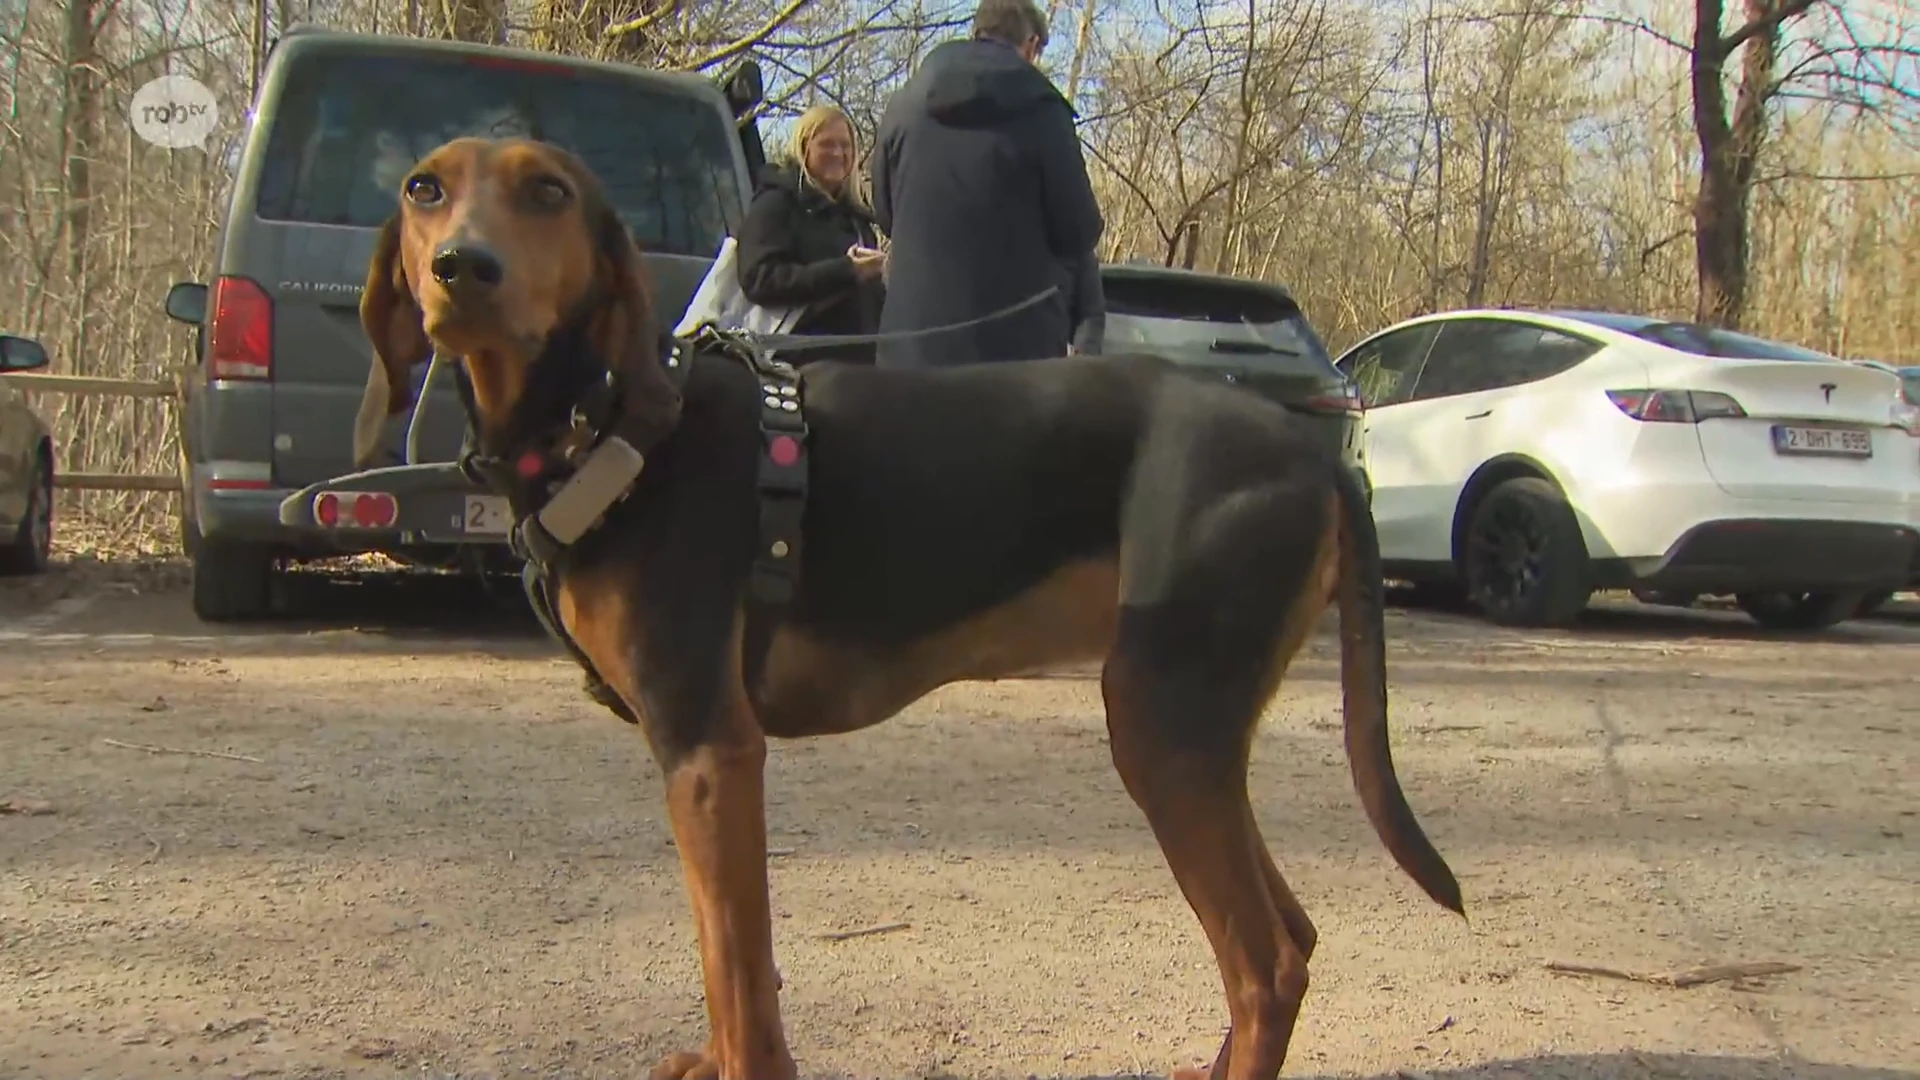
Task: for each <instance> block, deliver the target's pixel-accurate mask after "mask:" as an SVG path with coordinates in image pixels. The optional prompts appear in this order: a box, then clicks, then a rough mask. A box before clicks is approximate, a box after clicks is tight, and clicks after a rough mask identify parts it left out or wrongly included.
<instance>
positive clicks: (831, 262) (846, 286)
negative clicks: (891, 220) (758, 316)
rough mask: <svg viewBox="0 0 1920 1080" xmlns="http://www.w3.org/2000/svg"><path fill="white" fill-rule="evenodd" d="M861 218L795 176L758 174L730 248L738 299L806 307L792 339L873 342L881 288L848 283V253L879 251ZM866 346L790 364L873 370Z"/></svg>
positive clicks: (866, 219)
mask: <svg viewBox="0 0 1920 1080" xmlns="http://www.w3.org/2000/svg"><path fill="white" fill-rule="evenodd" d="M878 239H879V238H878V234H877V233H876V232H875V229H874V224H873V218H872V216H871V215H870V214H869V213H868V212H867V211H865V210H863V209H861V208H859V207H857V206H854V205H853V204H851V203H849V202H847V201H845V200H841V199H832V198H829V197H828V196H827V195H826V193H825V192H823V191H821V190H820V189H819V188H816V187H814V186H813V185H812V184H810V183H807V182H806V181H805V180H804V179H803V178H802V177H801V175H800V170H798V169H796V168H792V167H784V166H769V167H768V168H767V169H766V170H764V171H763V172H762V173H761V176H760V182H759V185H758V187H757V189H756V190H755V191H754V195H753V201H752V203H750V204H749V205H748V207H747V215H746V220H745V221H743V222H741V224H740V232H739V235H738V236H737V237H736V238H735V242H736V243H737V244H738V245H739V250H738V252H737V253H736V256H737V258H738V260H739V267H740V291H741V292H744V293H745V294H746V295H747V299H749V300H751V301H753V302H754V303H756V304H761V305H764V306H768V307H773V306H787V305H792V304H805V305H807V309H806V311H805V312H803V313H802V314H801V315H800V317H799V319H797V320H796V321H795V322H794V325H793V327H792V332H793V333H796V334H871V333H873V332H874V331H875V330H876V329H877V328H878V327H879V325H880V303H881V300H882V299H883V297H884V295H885V293H884V287H883V286H882V285H881V283H880V281H879V280H878V279H874V280H871V281H861V280H859V279H858V278H856V277H855V276H854V273H853V262H852V260H850V259H849V258H847V248H849V247H851V246H852V245H854V244H855V243H859V244H863V245H865V246H867V247H873V246H875V245H876V244H877V243H878ZM873 355H874V350H873V346H872V345H850V346H842V347H840V348H836V349H821V350H815V351H809V352H798V353H794V354H792V355H791V356H790V357H789V359H790V360H792V361H793V362H794V363H796V364H804V363H807V362H810V361H813V360H821V359H827V358H833V359H838V360H853V361H856V362H863V363H869V364H870V363H872V362H873Z"/></svg>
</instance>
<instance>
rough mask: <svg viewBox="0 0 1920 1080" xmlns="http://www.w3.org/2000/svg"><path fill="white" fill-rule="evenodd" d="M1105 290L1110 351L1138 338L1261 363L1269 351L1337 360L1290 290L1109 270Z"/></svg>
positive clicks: (1163, 347) (1170, 348)
mask: <svg viewBox="0 0 1920 1080" xmlns="http://www.w3.org/2000/svg"><path fill="white" fill-rule="evenodd" d="M1101 291H1102V292H1103V293H1104V294H1105V302H1106V308H1107V326H1106V333H1105V335H1104V339H1105V341H1104V345H1103V346H1102V347H1103V348H1105V349H1106V350H1107V351H1109V352H1118V351H1120V350H1122V349H1124V348H1125V347H1127V346H1129V345H1138V346H1143V347H1149V348H1151V349H1153V350H1154V351H1157V352H1172V353H1176V354H1177V353H1183V352H1186V353H1194V354H1200V355H1213V356H1235V357H1239V358H1244V359H1246V360H1248V361H1249V362H1256V363H1257V362H1258V360H1259V358H1260V357H1261V356H1262V355H1266V356H1270V357H1274V358H1280V357H1288V358H1291V357H1301V358H1305V359H1307V360H1309V361H1312V362H1314V363H1315V364H1316V366H1323V367H1324V368H1331V367H1332V366H1333V357H1331V356H1330V355H1328V353H1327V347H1326V345H1325V343H1323V342H1322V341H1321V340H1320V335H1319V334H1317V333H1315V332H1314V329H1313V327H1312V326H1311V325H1309V324H1308V322H1307V318H1306V316H1305V315H1304V314H1302V313H1301V311H1300V307H1299V305H1298V304H1297V303H1295V302H1294V301H1293V300H1292V299H1291V298H1289V297H1287V296H1286V295H1285V294H1283V293H1278V292H1275V291H1273V290H1270V289H1261V288H1246V287H1240V286H1235V285H1231V284H1223V283H1221V282H1217V281H1187V280H1181V279H1179V278H1176V277H1173V276H1172V275H1168V276H1165V277H1161V276H1155V275H1135V274H1124V273H1120V274H1108V275H1103V276H1102V277H1101ZM1115 316H1119V317H1118V318H1116V317H1115Z"/></svg>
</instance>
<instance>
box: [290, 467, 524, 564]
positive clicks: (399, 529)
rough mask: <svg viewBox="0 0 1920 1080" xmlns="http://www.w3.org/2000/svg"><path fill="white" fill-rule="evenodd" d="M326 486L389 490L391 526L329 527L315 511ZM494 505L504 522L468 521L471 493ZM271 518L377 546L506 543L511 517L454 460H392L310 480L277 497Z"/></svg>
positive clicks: (339, 489)
mask: <svg viewBox="0 0 1920 1080" xmlns="http://www.w3.org/2000/svg"><path fill="white" fill-rule="evenodd" d="M328 492H333V493H349V494H357V493H361V492H376V493H381V494H386V495H391V496H392V497H393V500H394V503H395V517H394V522H393V525H392V526H391V527H389V528H381V529H362V528H353V527H328V526H324V525H322V524H321V523H320V522H319V521H318V520H317V519H316V518H315V517H314V507H315V504H316V502H317V501H318V499H319V497H320V496H321V495H323V494H326V493H328ZM482 498H483V499H486V500H488V501H489V502H492V503H494V504H495V505H496V508H497V510H496V512H495V513H494V514H493V515H490V516H491V517H492V520H493V522H494V523H496V524H498V525H500V526H502V527H501V528H499V529H498V530H497V531H496V530H494V529H483V530H475V529H469V528H468V527H467V520H468V512H467V511H468V507H469V504H470V503H471V502H472V501H473V500H475V499H482ZM277 502H278V504H277V506H276V508H275V510H274V515H275V518H276V520H277V522H278V524H279V526H280V527H281V528H282V529H285V530H291V531H294V532H297V533H301V534H308V535H319V536H330V537H335V538H338V539H340V540H343V541H349V542H351V541H353V540H357V539H359V538H363V537H364V538H367V539H368V540H369V541H372V542H373V543H372V544H371V545H370V546H380V543H381V542H385V543H388V544H417V543H428V544H505V543H506V542H507V533H506V531H505V529H504V524H505V523H506V522H507V521H508V520H509V519H508V516H507V514H506V508H505V505H504V500H501V499H500V497H499V496H497V495H494V494H492V493H491V492H488V491H487V490H486V489H484V488H482V487H480V486H478V485H476V484H475V483H474V482H473V481H472V480H471V479H470V478H468V476H467V475H466V474H465V473H463V472H461V471H460V468H459V466H458V465H455V464H454V463H452V462H436V463H433V464H429V465H392V466H387V467H385V468H379V469H367V470H364V471H362V472H355V473H348V474H346V475H344V476H336V477H334V478H333V479H331V480H323V481H320V482H319V483H315V484H308V485H307V486H306V487H303V488H301V489H300V490H298V491H293V492H287V493H284V494H283V495H281V497H280V498H279V499H278V501H277Z"/></svg>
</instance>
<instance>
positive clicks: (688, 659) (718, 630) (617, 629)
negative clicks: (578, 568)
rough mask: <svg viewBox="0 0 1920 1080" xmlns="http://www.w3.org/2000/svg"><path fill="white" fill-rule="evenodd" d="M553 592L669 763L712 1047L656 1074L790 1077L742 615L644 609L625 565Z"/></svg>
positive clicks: (763, 754) (752, 1079) (741, 1079)
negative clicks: (744, 678)
mask: <svg viewBox="0 0 1920 1080" xmlns="http://www.w3.org/2000/svg"><path fill="white" fill-rule="evenodd" d="M673 599H676V600H677V599H680V598H679V597H677V596H676V597H674V598H673ZM558 600H559V606H560V614H561V620H562V622H563V623H564V624H565V625H566V627H567V632H568V633H569V634H571V635H572V636H573V638H574V640H575V641H576V642H578V643H579V645H580V647H581V650H582V651H583V652H585V653H586V654H587V656H588V658H589V659H591V660H592V661H593V664H594V667H595V668H597V669H598V670H599V672H600V673H601V676H602V677H603V678H604V679H605V680H606V682H607V684H608V685H609V686H610V687H611V688H612V689H613V691H614V692H615V693H617V694H618V695H619V696H620V698H621V699H622V700H623V701H625V703H626V704H627V705H628V706H629V707H630V708H631V710H632V711H633V713H634V714H635V716H636V717H637V718H638V719H639V720H640V723H641V727H642V730H644V731H645V732H646V734H647V740H648V742H649V743H650V744H651V745H652V747H653V752H654V757H655V759H656V760H657V761H658V762H659V763H660V769H661V773H662V775H663V777H664V779H665V781H666V789H667V791H666V794H667V814H668V817H669V819H670V821H671V823H672V826H673V840H674V845H675V848H676V850H678V851H679V853H680V869H681V873H682V875H683V878H684V881H685V883H686V890H687V898H688V900H689V901H690V902H691V903H692V906H693V918H694V929H695V931H696V932H697V933H698V935H699V942H700V968H701V973H702V975H703V976H704V980H705V984H706V985H705V988H706V997H707V1020H708V1023H709V1024H710V1025H711V1033H710V1035H709V1036H708V1040H707V1046H706V1049H705V1050H704V1051H703V1052H700V1053H680V1054H675V1055H673V1056H672V1057H670V1058H668V1059H667V1060H666V1061H664V1062H662V1063H661V1064H660V1066H659V1067H658V1068H656V1069H655V1070H654V1071H653V1080H793V1077H794V1076H795V1069H794V1063H793V1056H792V1054H791V1053H790V1052H789V1051H788V1049H787V1040H786V1032H785V1030H784V1028H783V1026H782V1024H781V1021H780V974H779V972H778V971H777V970H776V969H775V967H774V962H773V925H772V918H771V915H770V912H769V910H768V909H769V904H768V901H767V823H766V797H765V768H766V760H767V741H766V735H765V733H764V732H762V731H761V729H760V726H759V724H758V722H757V721H756V720H755V718H754V714H753V709H752V707H751V706H750V705H749V703H748V699H747V694H746V689H745V687H744V686H743V685H742V682H741V676H740V630H739V623H738V620H737V619H736V620H735V621H734V622H733V623H732V625H731V627H729V626H728V623H727V620H726V616H725V614H724V609H722V614H720V616H719V618H718V619H717V620H716V619H715V618H714V616H713V613H712V611H711V610H710V609H709V610H704V611H703V610H701V609H700V608H699V607H698V606H697V605H689V606H688V608H689V609H688V610H681V609H680V608H679V605H677V604H673V603H668V602H663V601H662V599H661V598H657V597H656V598H655V599H654V603H655V604H656V605H658V608H649V607H646V606H645V605H643V603H642V602H641V601H640V596H639V590H638V587H637V582H636V581H635V580H633V578H632V575H631V574H630V573H629V572H623V570H622V569H621V568H619V567H612V568H609V569H607V570H605V571H602V572H599V573H585V574H573V575H569V576H568V577H566V578H564V579H562V581H561V584H560V590H559V596H558ZM654 625H658V626H663V627H671V628H672V631H671V632H668V631H665V630H662V631H661V632H659V633H657V634H650V633H649V632H648V630H649V627H650V626H654Z"/></svg>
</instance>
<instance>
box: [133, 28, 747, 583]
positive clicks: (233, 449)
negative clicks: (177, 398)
mask: <svg viewBox="0 0 1920 1080" xmlns="http://www.w3.org/2000/svg"><path fill="white" fill-rule="evenodd" d="M760 94H761V85H760V72H759V69H758V67H757V66H755V65H753V64H752V63H751V62H750V61H749V62H747V63H745V64H742V65H739V66H736V67H735V68H733V69H731V70H730V71H728V72H726V73H723V75H722V76H721V77H720V78H718V79H715V78H711V77H707V76H702V75H696V74H685V73H668V72H658V71H647V70H642V69H639V68H634V67H629V66H625V65H617V64H609V63H600V62H594V61H587V60H580V59H575V58H572V57H562V56H555V55H551V54H546V53H538V52H529V51H523V50H519V49H507V48H500V47H493V46H481V45H471V44H465V43H458V42H450V41H439V40H427V39H420V38H408V37H398V36H387V35H367V34H348V33H339V32H334V31H328V30H317V29H303V28H295V29H294V30H292V31H290V32H289V33H288V34H287V35H286V36H284V37H282V38H281V39H280V40H279V41H278V42H277V43H276V44H275V45H274V47H273V50H272V53H271V55H270V57H269V60H268V63H267V66H266V69H265V71H264V72H263V73H262V77H261V83H260V88H259V93H258V95H257V97H256V99H255V101H254V107H253V111H252V113H251V114H250V118H249V119H250V124H249V128H248V131H247V133H246V136H245V145H244V147H243V148H242V150H241V154H240V157H239V162H238V167H237V170H236V173H235V176H234V182H233V188H232V195H231V199H230V202H229V205H228V207H227V212H226V215H225V218H224V221H223V224H222V227H221V229H220V233H219V236H218V239H217V244H216V248H215V251H216V255H215V260H216V261H215V265H214V267H213V274H214V278H213V281H212V282H211V283H200V282H181V283H178V284H175V285H174V286H173V288H172V289H171V290H170V291H169V293H168V294H167V299H166V311H167V314H168V315H169V316H170V317H172V318H174V319H176V320H178V321H180V322H184V323H187V324H190V325H192V326H194V327H195V328H196V338H197V347H196V354H197V364H198V367H197V370H196V371H194V372H192V373H191V374H190V376H189V378H188V380H187V384H188V387H187V395H186V404H185V409H184V415H183V422H182V433H181V444H182V462H181V472H182V476H181V480H182V490H183V496H184V497H183V500H182V501H183V511H182V537H181V539H182V545H183V546H184V548H185V549H186V552H187V554H188V557H189V558H190V560H191V562H192V571H193V588H192V594H193V608H194V612H195V613H196V614H197V615H198V616H199V617H200V618H202V619H204V620H208V621H227V620H239V619H248V618H257V617H261V616H264V615H266V614H268V612H269V611H270V607H271V600H270V598H271V596H272V592H273V590H272V589H271V582H272V579H273V576H274V574H275V572H276V570H277V568H278V567H279V566H281V565H284V564H286V563H288V562H291V561H297V560H310V559H316V558H327V557H333V556H339V555H343V554H351V553H355V552H368V551H377V552H383V553H386V554H389V555H391V556H393V557H395V558H398V559H400V560H402V561H405V562H410V563H413V564H416V565H419V564H425V565H442V566H444V565H460V566H465V567H468V568H471V569H475V570H488V569H510V568H511V566H512V563H511V561H510V556H508V554H507V551H506V546H505V539H506V529H507V526H508V525H509V521H508V520H507V517H506V513H505V508H504V506H501V505H499V503H498V500H497V499H494V498H492V497H489V496H487V495H485V494H484V493H481V492H478V491H476V490H473V489H471V488H470V487H462V486H460V484H461V481H460V480H459V478H458V473H457V472H453V471H451V470H448V471H446V472H444V473H442V474H441V475H443V476H444V477H446V482H445V490H443V491H435V492H429V493H427V494H428V495H430V496H432V498H429V499H428V501H429V502H435V501H437V502H439V503H444V504H445V505H447V506H448V507H450V508H451V512H450V513H441V514H438V515H436V516H433V517H432V518H431V520H432V521H434V522H436V523H438V524H437V525H436V526H435V527H433V528H430V529H421V528H416V527H414V526H416V525H417V524H418V523H419V521H420V520H422V519H421V518H420V517H419V516H418V514H417V513H410V514H408V515H407V516H406V517H405V519H400V518H399V515H398V514H397V513H385V514H384V515H383V512H382V508H383V504H384V506H385V507H386V508H387V510H389V511H390V510H391V508H392V506H393V502H392V498H391V497H390V496H387V495H381V494H379V493H372V494H364V493H363V494H362V495H360V496H357V497H356V501H353V502H351V503H350V504H348V505H339V504H330V505H331V506H332V507H333V509H334V510H336V511H337V512H334V513H321V514H310V515H307V516H306V517H305V518H304V519H302V520H294V521H293V522H292V523H288V522H286V521H284V520H283V517H282V513H281V509H280V508H281V503H282V500H283V499H285V498H286V497H287V496H289V495H290V494H292V493H294V492H296V491H299V490H300V489H302V488H304V487H306V486H308V485H311V484H314V483H317V482H320V481H324V480H328V479H330V478H334V477H339V476H341V475H342V474H347V473H351V472H353V470H354V463H353V454H352V448H351V443H352V438H351V433H352V429H353V420H354V414H355V411H356V409H357V407H358V405H359V401H360V395H361V391H362V389H363V388H364V387H365V384H366V376H367V368H368V365H369V364H370V363H372V349H371V346H370V345H369V344H368V342H367V340H366V337H365V335H364V333H363V332H362V331H361V329H360V321H359V303H360V291H361V287H362V283H363V281H364V279H365V276H366V268H367V261H368V259H369V258H371V256H372V253H373V245H374V240H375V237H376V235H377V233H378V230H379V227H380V226H381V224H382V223H383V222H384V221H385V220H386V218H387V216H388V215H389V214H390V213H392V211H393V209H394V205H395V192H396V191H397V190H398V186H399V182H400V180H401V178H402V176H403V175H404V172H405V170H406V169H407V168H408V167H409V166H410V165H411V164H412V163H413V162H414V161H415V160H417V159H418V158H419V157H420V156H421V155H423V154H424V153H425V152H426V151H428V150H430V149H432V148H433V147H434V146H436V145H438V144H439V143H441V142H443V141H445V140H447V139H449V138H452V137H453V136H455V135H457V134H481V135H488V134H493V135H528V136H532V137H534V138H539V139H543V140H546V141H549V142H553V143H556V144H559V145H561V146H564V147H567V148H568V149H570V150H572V151H573V152H575V153H576V154H578V155H580V157H581V158H582V159H584V160H585V161H586V162H587V164H588V165H589V166H590V167H591V168H593V169H594V171H595V172H596V173H598V174H599V176H600V178H601V180H602V181H603V182H604V183H605V185H606V188H607V191H608V193H609V195H610V196H611V197H612V199H613V201H614V203H615V206H616V208H617V209H618V210H619V211H620V212H621V216H622V217H623V218H625V220H626V222H627V224H628V226H629V227H630V228H631V229H632V230H633V233H634V237H635V239H636V240H638V241H639V244H640V246H641V248H642V250H643V251H644V252H645V253H646V259H647V263H648V268H649V270H650V272H651V274H652V278H653V284H654V290H655V301H656V306H657V310H658V311H659V312H660V314H661V316H662V318H663V319H665V320H667V321H668V322H669V323H670V322H671V321H672V320H674V319H676V318H678V317H679V314H680V313H681V312H682V311H684V310H685V308H686V304H687V302H688V300H689V299H690V298H691V297H692V295H693V291H694V289H695V288H696V287H697V286H698V284H699V282H700V279H701V277H702V276H703V275H704V274H705V273H706V270H707V268H708V266H710V265H711V260H712V257H713V255H714V253H715V252H716V251H717V250H718V248H719V245H720V241H721V239H722V237H723V236H724V235H725V234H726V233H728V232H730V231H732V229H733V228H734V227H735V225H736V224H737V223H738V221H739V218H740V215H741V214H742V212H743V210H744V207H745V205H746V201H747V199H748V198H749V196H750V192H751V180H750V178H751V176H752V173H753V172H754V171H756V170H757V169H758V168H759V166H760V165H761V163H762V161H763V156H762V151H761V146H760V140H759V135H758V133H757V130H756V129H755V126H754V124H753V122H752V120H751V119H750V118H748V119H745V120H743V119H741V118H742V117H743V116H746V115H747V112H748V110H749V109H751V108H752V106H753V105H754V104H756V103H757V102H758V101H759V99H760ZM425 367H426V365H425V364H424V363H423V364H422V365H421V369H422V370H421V374H422V375H424V373H425ZM416 409H417V410H419V411H420V417H419V430H418V432H417V433H416V438H417V440H418V442H417V447H416V449H417V460H420V461H451V460H452V459H453V458H454V457H455V455H456V454H457V453H458V451H459V449H460V444H461V438H462V435H463V432H464V417H463V414H462V412H461V409H460V405H459V398H458V396H457V393H456V389H455V387H454V384H453V380H452V379H451V378H450V377H444V376H443V377H440V378H437V379H436V380H435V382H434V386H433V387H432V388H431V391H430V392H429V393H428V394H426V395H424V396H423V397H422V400H421V404H420V405H418V406H416ZM409 420H410V417H409V416H402V417H400V418H397V419H396V422H395V423H393V424H391V425H390V429H389V439H390V447H391V459H392V460H391V461H390V462H388V463H389V464H396V465H397V464H401V463H402V444H403V442H404V429H405V428H406V426H407V423H408V421H409ZM415 494H416V495H417V494H419V493H417V492H416V493H415ZM409 501H410V503H411V504H413V505H414V506H415V507H416V508H417V506H418V504H419V502H420V499H418V498H413V499H410V500H409ZM323 519H324V524H323ZM403 525H404V526H405V528H404V529H403V528H402V527H401V526H403Z"/></svg>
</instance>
